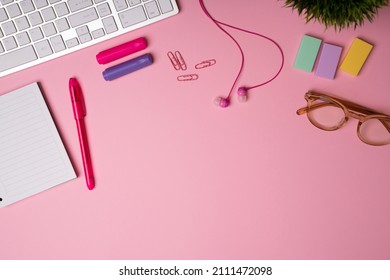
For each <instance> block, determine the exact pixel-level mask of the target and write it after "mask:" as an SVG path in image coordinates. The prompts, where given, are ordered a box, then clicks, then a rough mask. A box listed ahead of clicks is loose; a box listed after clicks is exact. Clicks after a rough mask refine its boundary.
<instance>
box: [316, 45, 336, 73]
mask: <svg viewBox="0 0 390 280" xmlns="http://www.w3.org/2000/svg"><path fill="white" fill-rule="evenodd" d="M341 51H342V48H341V47H339V46H335V45H332V44H328V43H324V45H323V46H322V50H321V55H320V60H319V61H318V65H317V69H316V72H315V75H316V76H320V77H323V78H327V79H331V80H332V79H334V76H335V74H336V69H337V66H338V64H339V59H340V56H341Z"/></svg>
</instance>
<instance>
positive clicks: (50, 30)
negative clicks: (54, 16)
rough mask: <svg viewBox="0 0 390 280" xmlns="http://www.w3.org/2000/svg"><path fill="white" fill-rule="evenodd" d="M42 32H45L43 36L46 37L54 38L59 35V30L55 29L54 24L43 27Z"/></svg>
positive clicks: (50, 23)
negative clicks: (53, 36)
mask: <svg viewBox="0 0 390 280" xmlns="http://www.w3.org/2000/svg"><path fill="white" fill-rule="evenodd" d="M42 30H43V34H45V36H46V37H49V36H52V35H54V34H56V33H57V30H56V28H55V27H54V24H53V23H52V22H49V23H46V24H45V25H43V26H42Z"/></svg>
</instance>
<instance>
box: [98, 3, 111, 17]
mask: <svg viewBox="0 0 390 280" xmlns="http://www.w3.org/2000/svg"><path fill="white" fill-rule="evenodd" d="M97 10H98V13H99V16H100V17H106V16H109V15H111V9H110V6H109V5H108V4H107V3H103V4H101V5H99V6H97Z"/></svg>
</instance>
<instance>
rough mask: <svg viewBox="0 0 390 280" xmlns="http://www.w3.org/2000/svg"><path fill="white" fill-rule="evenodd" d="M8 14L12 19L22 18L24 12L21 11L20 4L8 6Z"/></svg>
mask: <svg viewBox="0 0 390 280" xmlns="http://www.w3.org/2000/svg"><path fill="white" fill-rule="evenodd" d="M7 12H8V15H9V16H10V17H11V18H14V17H17V16H20V15H21V14H22V11H21V10H20V8H19V5H18V3H15V4H12V5H9V6H7Z"/></svg>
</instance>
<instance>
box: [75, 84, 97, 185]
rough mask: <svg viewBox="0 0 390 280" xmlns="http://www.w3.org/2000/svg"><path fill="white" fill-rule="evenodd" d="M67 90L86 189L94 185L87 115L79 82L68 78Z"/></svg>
mask: <svg viewBox="0 0 390 280" xmlns="http://www.w3.org/2000/svg"><path fill="white" fill-rule="evenodd" d="M69 91H70V98H71V100H72V107H73V113H74V118H75V120H76V125H77V133H78V136H79V141H80V149H81V156H82V158H83V165H84V174H85V180H86V181H87V187H88V189H90V190H92V189H93V188H94V186H95V180H94V178H93V171H92V162H91V154H90V152H89V146H88V139H87V132H86V130H85V123H84V117H85V116H86V115H87V111H86V109H85V103H84V97H83V92H82V91H81V87H80V84H79V83H78V82H77V80H76V79H75V78H70V79H69Z"/></svg>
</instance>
